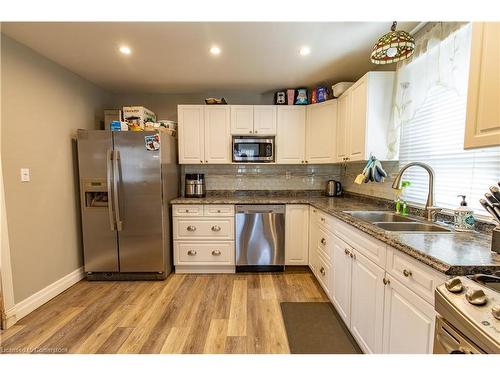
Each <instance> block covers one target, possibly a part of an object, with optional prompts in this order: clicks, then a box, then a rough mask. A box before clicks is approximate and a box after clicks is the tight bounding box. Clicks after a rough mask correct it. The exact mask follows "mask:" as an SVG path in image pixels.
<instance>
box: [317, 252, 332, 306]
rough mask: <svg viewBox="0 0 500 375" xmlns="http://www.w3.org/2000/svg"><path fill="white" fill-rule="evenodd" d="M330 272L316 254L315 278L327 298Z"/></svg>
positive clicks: (321, 258)
mask: <svg viewBox="0 0 500 375" xmlns="http://www.w3.org/2000/svg"><path fill="white" fill-rule="evenodd" d="M331 270H332V268H331V267H330V265H329V264H328V262H327V261H326V260H325V259H324V258H323V257H322V256H321V253H320V252H318V254H317V255H316V277H317V279H318V281H319V283H320V284H321V286H322V287H323V289H324V290H325V293H326V294H327V295H328V296H329V297H330V296H331V290H330V287H331V281H330V280H331Z"/></svg>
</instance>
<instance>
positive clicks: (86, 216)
mask: <svg viewBox="0 0 500 375" xmlns="http://www.w3.org/2000/svg"><path fill="white" fill-rule="evenodd" d="M77 145H78V169H79V176H80V179H79V182H80V201H81V214H82V232H83V253H84V268H85V272H86V274H87V278H88V279H95V280H103V279H128V280H130V279H163V278H165V277H166V276H167V275H168V274H169V273H170V272H171V269H172V255H171V254H172V250H171V244H172V241H171V235H170V221H171V220H170V219H171V218H170V210H169V207H168V202H169V201H170V200H171V199H173V198H175V197H177V196H178V194H179V167H178V164H177V141H176V139H175V138H174V137H172V136H171V135H169V134H168V133H166V132H162V131H158V132H111V131H108V130H78V133H77Z"/></svg>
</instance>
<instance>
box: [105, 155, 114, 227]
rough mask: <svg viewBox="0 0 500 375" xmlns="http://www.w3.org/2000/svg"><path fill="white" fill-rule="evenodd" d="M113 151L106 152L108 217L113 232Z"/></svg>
mask: <svg viewBox="0 0 500 375" xmlns="http://www.w3.org/2000/svg"><path fill="white" fill-rule="evenodd" d="M112 163H113V150H111V149H108V150H106V177H107V178H106V184H107V185H106V186H107V190H108V216H109V226H110V229H111V231H113V232H114V231H115V230H116V228H115V219H114V212H113V194H112V189H113V188H112V186H111V184H112V182H111V175H112V172H111V171H112V168H113V165H112Z"/></svg>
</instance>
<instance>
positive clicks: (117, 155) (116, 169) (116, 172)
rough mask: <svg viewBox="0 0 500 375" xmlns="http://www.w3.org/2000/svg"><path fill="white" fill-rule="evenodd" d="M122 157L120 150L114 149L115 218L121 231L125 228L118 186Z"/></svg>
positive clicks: (117, 228) (117, 227) (118, 229)
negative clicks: (119, 164) (119, 163)
mask: <svg viewBox="0 0 500 375" xmlns="http://www.w3.org/2000/svg"><path fill="white" fill-rule="evenodd" d="M119 159H120V151H118V150H115V151H114V157H113V192H114V194H113V198H114V206H115V220H116V230H117V231H118V232H120V231H121V230H122V229H123V223H122V221H121V218H120V197H119V195H120V193H119V192H120V190H119V188H118V176H119V173H120V170H119V166H118V160H119Z"/></svg>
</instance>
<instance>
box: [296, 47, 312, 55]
mask: <svg viewBox="0 0 500 375" xmlns="http://www.w3.org/2000/svg"><path fill="white" fill-rule="evenodd" d="M299 53H300V54H301V55H302V56H307V55H309V54H310V53H311V49H310V48H309V47H307V46H305V47H302V48H301V49H300V50H299Z"/></svg>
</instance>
